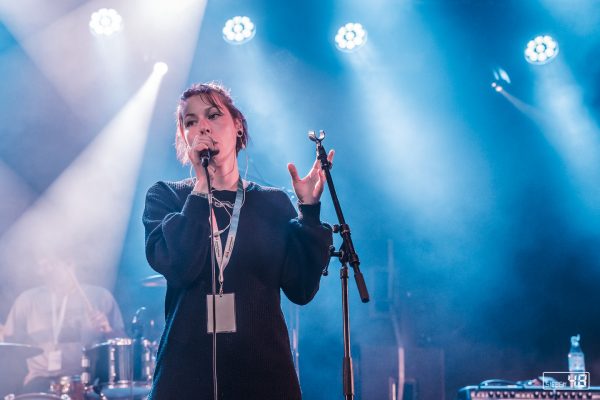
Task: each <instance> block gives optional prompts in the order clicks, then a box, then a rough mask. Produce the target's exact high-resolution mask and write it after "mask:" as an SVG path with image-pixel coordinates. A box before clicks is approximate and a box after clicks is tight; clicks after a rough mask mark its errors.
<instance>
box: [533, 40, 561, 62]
mask: <svg viewBox="0 0 600 400" xmlns="http://www.w3.org/2000/svg"><path fill="white" fill-rule="evenodd" d="M557 55H558V42H557V41H555V40H554V39H553V38H552V37H551V36H549V35H545V36H541V35H540V36H536V37H535V39H532V40H530V41H529V43H527V47H526V48H525V59H526V60H527V62H529V63H531V64H536V65H542V64H546V63H548V62H550V61H552V60H553V59H554V58H555V57H556V56H557Z"/></svg>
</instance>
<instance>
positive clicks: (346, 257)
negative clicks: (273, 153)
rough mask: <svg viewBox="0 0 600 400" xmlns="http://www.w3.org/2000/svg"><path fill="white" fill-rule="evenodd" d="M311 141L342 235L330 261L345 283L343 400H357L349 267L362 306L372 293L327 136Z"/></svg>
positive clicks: (310, 135) (336, 228)
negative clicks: (345, 210) (337, 264)
mask: <svg viewBox="0 0 600 400" xmlns="http://www.w3.org/2000/svg"><path fill="white" fill-rule="evenodd" d="M308 138H309V139H310V140H312V141H313V142H315V143H316V145H317V158H318V159H319V161H321V169H323V171H324V172H325V178H326V179H327V187H328V188H329V193H330V194H331V199H332V200H333V206H334V208H335V213H336V214H337V218H338V221H339V224H335V225H334V226H333V232H335V233H339V234H340V236H341V237H342V244H341V246H340V248H339V250H337V251H336V249H335V247H334V246H331V247H330V248H329V254H330V257H337V258H338V259H339V260H340V263H341V264H342V266H341V269H340V279H341V283H342V314H343V315H342V318H343V329H344V361H343V383H344V399H345V400H352V399H354V372H353V369H352V355H351V352H350V316H349V308H348V264H350V266H351V267H352V269H353V270H354V280H355V281H356V286H357V288H358V294H359V295H360V299H361V301H362V302H363V303H368V302H369V292H368V290H367V286H366V284H365V280H364V278H363V275H362V272H360V268H359V266H360V261H359V259H358V254H356V251H355V250H354V244H353V243H352V238H351V237H350V226H349V225H348V224H347V223H346V221H345V219H344V215H343V213H342V209H341V207H340V202H339V200H338V197H337V194H336V192H335V187H334V186H333V179H332V178H331V172H330V169H331V163H330V162H329V160H328V159H327V152H326V151H325V148H324V147H323V143H322V142H323V139H325V132H324V131H319V135H318V136H317V135H316V134H315V132H314V131H309V132H308ZM327 268H328V267H325V269H324V270H323V275H327V274H328V271H327Z"/></svg>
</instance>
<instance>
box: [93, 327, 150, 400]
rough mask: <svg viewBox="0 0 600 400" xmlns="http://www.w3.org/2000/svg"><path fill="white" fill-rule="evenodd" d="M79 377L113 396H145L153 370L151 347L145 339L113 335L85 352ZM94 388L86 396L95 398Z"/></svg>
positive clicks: (148, 389) (107, 394)
mask: <svg viewBox="0 0 600 400" xmlns="http://www.w3.org/2000/svg"><path fill="white" fill-rule="evenodd" d="M84 353H85V354H84V357H83V361H82V366H83V368H84V371H85V373H84V375H83V376H82V380H83V381H84V383H85V384H86V385H89V386H93V387H96V388H97V389H98V390H100V391H101V392H102V394H103V395H105V396H106V397H108V398H109V399H112V398H128V397H136V398H137V396H145V395H147V394H148V393H149V392H150V385H151V382H152V375H153V373H154V360H155V357H154V347H153V346H152V343H151V342H150V341H148V340H145V339H141V340H132V339H128V338H115V339H110V340H107V341H106V342H104V343H100V344H96V345H94V346H91V347H90V348H88V349H86V350H85V352H84ZM94 396H95V393H93V391H91V392H89V393H88V396H86V397H88V398H94Z"/></svg>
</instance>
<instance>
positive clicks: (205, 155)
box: [199, 149, 212, 168]
mask: <svg viewBox="0 0 600 400" xmlns="http://www.w3.org/2000/svg"><path fill="white" fill-rule="evenodd" d="M199 156H200V163H201V164H202V167H204V168H206V167H208V162H209V161H210V158H211V157H212V153H211V151H210V149H204V150H202V151H200V152H199Z"/></svg>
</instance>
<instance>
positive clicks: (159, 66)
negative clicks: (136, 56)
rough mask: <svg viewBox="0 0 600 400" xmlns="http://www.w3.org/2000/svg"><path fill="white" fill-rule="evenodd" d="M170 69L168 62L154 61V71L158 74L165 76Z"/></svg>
mask: <svg viewBox="0 0 600 400" xmlns="http://www.w3.org/2000/svg"><path fill="white" fill-rule="evenodd" d="M168 70H169V66H168V65H167V63H165V62H162V61H159V62H157V63H154V73H155V74H156V75H160V76H163V75H164V74H166V73H167V71H168Z"/></svg>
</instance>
